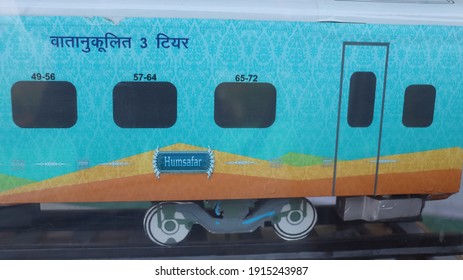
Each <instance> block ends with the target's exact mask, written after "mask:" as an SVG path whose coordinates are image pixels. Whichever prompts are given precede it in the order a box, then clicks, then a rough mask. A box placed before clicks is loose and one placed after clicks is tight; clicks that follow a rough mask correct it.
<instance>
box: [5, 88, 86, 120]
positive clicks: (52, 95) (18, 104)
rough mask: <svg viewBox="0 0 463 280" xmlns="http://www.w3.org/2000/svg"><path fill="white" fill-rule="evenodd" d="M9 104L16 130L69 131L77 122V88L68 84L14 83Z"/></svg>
mask: <svg viewBox="0 0 463 280" xmlns="http://www.w3.org/2000/svg"><path fill="white" fill-rule="evenodd" d="M11 104H12V112H13V121H14V122H15V124H16V125H17V126H19V127H23V128H69V127H72V126H73V125H74V124H75V123H76V122H77V94H76V88H75V87H74V86H73V85H72V84H71V83H69V82H63V81H58V82H56V81H53V82H36V81H21V82H17V83H16V84H14V85H13V87H12V88H11Z"/></svg>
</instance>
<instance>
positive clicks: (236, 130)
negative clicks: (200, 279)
mask: <svg viewBox="0 0 463 280" xmlns="http://www.w3.org/2000/svg"><path fill="white" fill-rule="evenodd" d="M233 2H236V1H233ZM5 3H6V4H5ZM5 3H3V4H0V7H2V8H1V9H0V10H1V11H0V73H1V75H0V134H1V138H0V203H4V204H11V203H32V202H102V201H190V200H229V199H248V200H249V199H260V198H265V199H267V198H289V197H310V196H339V197H341V196H343V197H344V196H382V195H411V196H414V195H419V196H420V197H425V196H427V195H431V196H435V197H437V196H440V195H444V196H445V195H449V194H452V193H455V192H458V191H459V187H460V181H461V170H462V166H463V150H462V144H463V134H462V133H461V129H462V124H463V63H462V62H463V27H462V25H463V2H462V1H459V0H455V1H440V0H435V1H426V0H425V1H419V2H414V1H404V2H403V3H388V2H387V1H386V2H384V1H366V2H356V1H329V0H325V1H322V0H320V1H273V0H268V1H246V2H242V3H241V1H238V3H235V4H232V3H227V2H225V1H205V0H203V1H197V2H195V3H189V4H184V3H183V4H182V2H181V1H171V3H170V4H157V3H151V4H150V3H149V2H148V1H137V2H136V3H133V4H130V5H129V4H123V3H122V2H120V1H116V2H115V3H113V4H108V3H107V4H108V6H101V5H100V4H99V3H91V1H84V4H87V5H89V8H88V9H84V8H81V6H79V5H77V4H72V3H70V4H61V3H60V2H59V1H51V0H50V1H45V3H46V4H48V5H49V6H47V7H38V6H36V5H35V4H34V3H33V1H6V2H5ZM127 3H128V2H127ZM240 3H241V4H243V5H239V4H240ZM2 5H3V6H2ZM187 212H188V211H187ZM156 213H158V212H156V211H154V210H153V211H151V214H152V215H157V214H156ZM147 215H148V214H147ZM159 215H160V214H159ZM265 215H267V214H265ZM265 215H264V216H265ZM184 216H187V215H184ZM176 218H177V220H178V219H180V218H178V217H177V216H176ZM149 220H150V218H146V219H145V223H146V222H147V221H148V222H149ZM284 230H285V229H283V231H284ZM148 231H149V230H148ZM280 233H281V232H280ZM152 235H153V236H154V235H155V234H154V233H152ZM283 236H284V233H283ZM284 238H286V239H291V237H288V236H286V237H284ZM297 238H299V237H297ZM152 239H154V240H155V241H156V242H158V243H169V242H170V241H169V240H167V241H166V240H164V241H163V240H159V239H157V238H156V237H153V238H152Z"/></svg>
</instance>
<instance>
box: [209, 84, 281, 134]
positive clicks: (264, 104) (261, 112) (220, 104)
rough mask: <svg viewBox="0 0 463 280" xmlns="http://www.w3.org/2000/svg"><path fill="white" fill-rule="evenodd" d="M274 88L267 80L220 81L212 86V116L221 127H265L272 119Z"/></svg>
mask: <svg viewBox="0 0 463 280" xmlns="http://www.w3.org/2000/svg"><path fill="white" fill-rule="evenodd" d="M275 114H276V89H275V87H274V86H273V85H272V84H269V83H222V84H220V85H219V86H218V87H217V88H216V89H215V103H214V119H215V122H216V124H217V125H218V126H220V127H223V128H265V127H269V126H271V125H272V124H273V122H274V121H275Z"/></svg>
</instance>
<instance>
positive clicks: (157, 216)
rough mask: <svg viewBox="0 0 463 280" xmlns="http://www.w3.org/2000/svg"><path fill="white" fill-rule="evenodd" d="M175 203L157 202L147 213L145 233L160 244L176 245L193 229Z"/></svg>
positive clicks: (144, 223) (144, 224) (144, 222)
mask: <svg viewBox="0 0 463 280" xmlns="http://www.w3.org/2000/svg"><path fill="white" fill-rule="evenodd" d="M175 205H176V204H175V203H165V204H157V205H154V206H153V207H151V208H150V209H149V210H148V211H147V212H146V214H145V219H144V221H143V226H144V228H145V233H146V235H148V237H149V238H150V239H151V240H152V241H153V242H155V243H157V244H159V245H174V244H177V243H179V242H180V241H182V240H183V239H185V237H186V236H187V235H188V233H189V232H190V229H191V225H190V223H189V222H188V221H187V220H186V219H185V216H184V215H183V214H182V213H181V212H179V211H177V210H176V209H175V208H176V207H175Z"/></svg>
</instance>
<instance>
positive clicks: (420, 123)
mask: <svg viewBox="0 0 463 280" xmlns="http://www.w3.org/2000/svg"><path fill="white" fill-rule="evenodd" d="M435 102H436V88H435V87H433V86H431V85H411V86H409V87H408V88H407V89H406V90H405V100H404V111H403V116H402V123H403V124H404V125H405V126H407V127H428V126H430V125H431V124H432V121H433V119H434V105H435Z"/></svg>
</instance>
